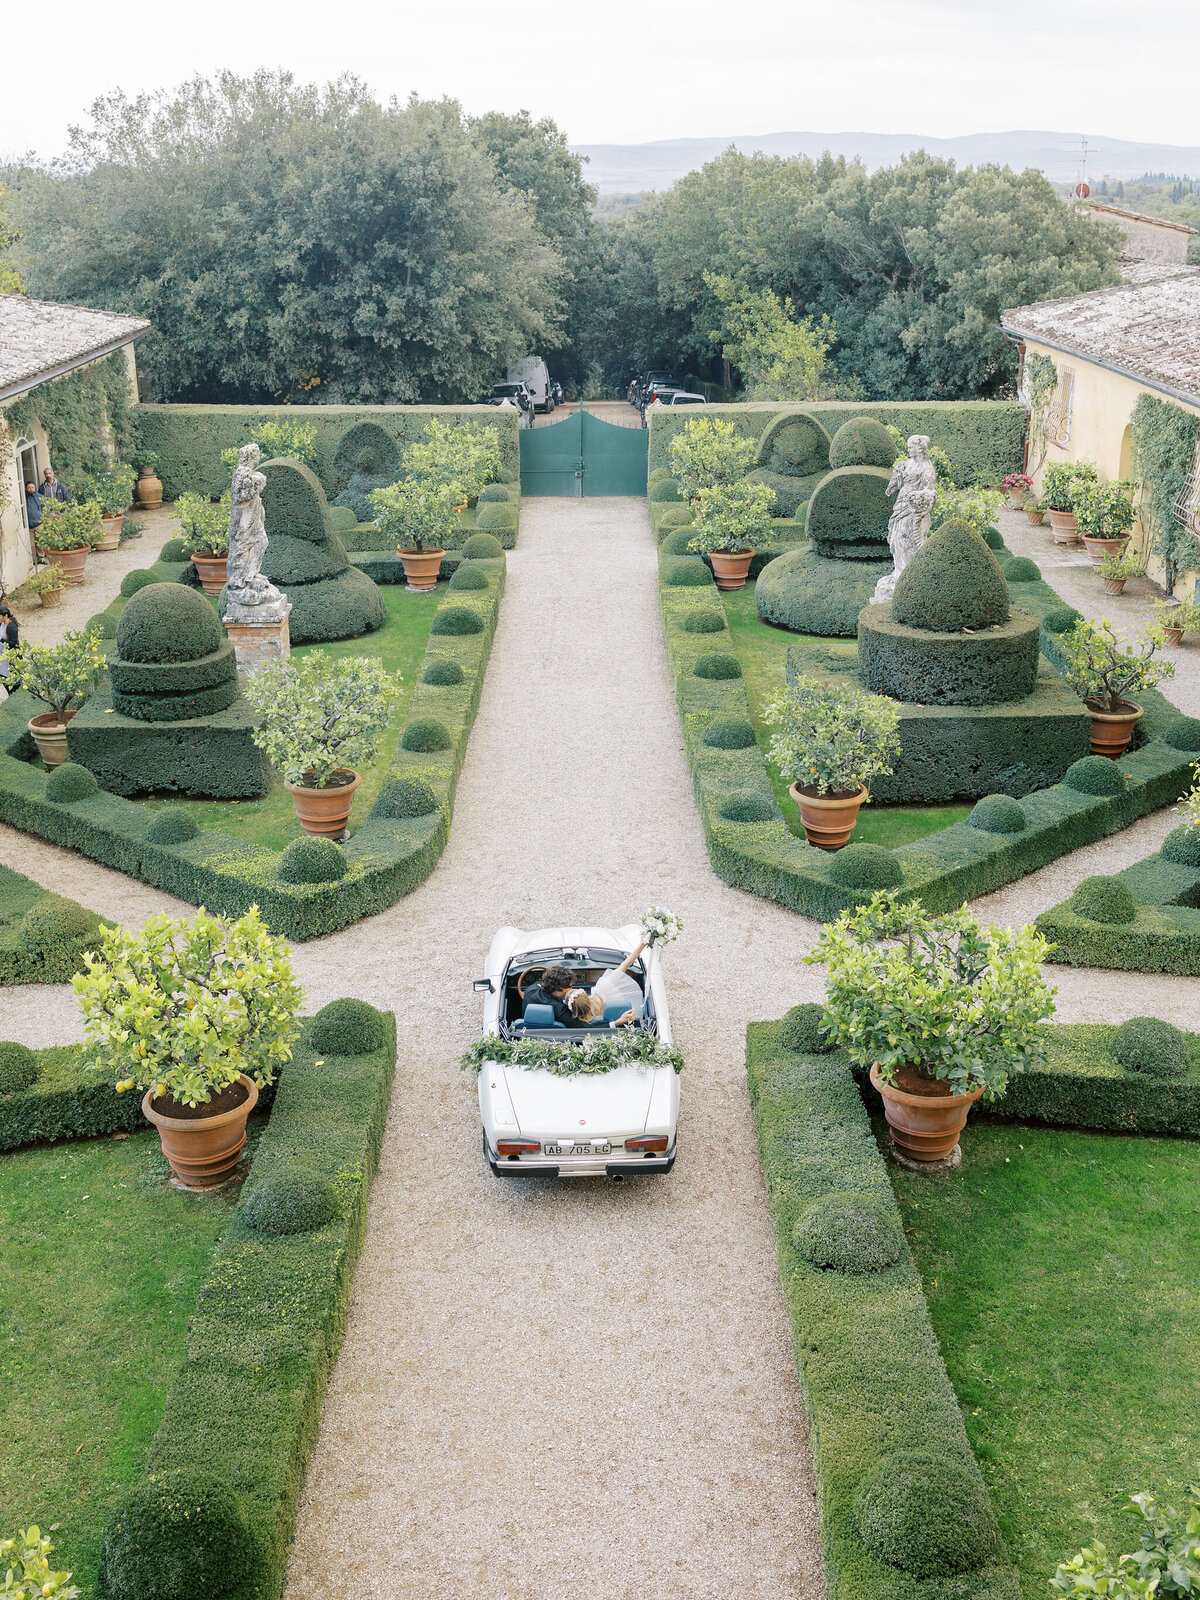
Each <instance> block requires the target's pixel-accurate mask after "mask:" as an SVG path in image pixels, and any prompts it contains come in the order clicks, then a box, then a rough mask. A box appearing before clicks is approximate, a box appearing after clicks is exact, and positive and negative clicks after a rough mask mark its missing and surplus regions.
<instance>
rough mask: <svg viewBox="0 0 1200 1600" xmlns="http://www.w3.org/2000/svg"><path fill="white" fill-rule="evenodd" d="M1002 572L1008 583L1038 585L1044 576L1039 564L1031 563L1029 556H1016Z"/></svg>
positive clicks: (1003, 567) (1002, 568)
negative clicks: (1038, 581)
mask: <svg viewBox="0 0 1200 1600" xmlns="http://www.w3.org/2000/svg"><path fill="white" fill-rule="evenodd" d="M1000 570H1001V572H1002V573H1003V574H1004V581H1005V582H1006V583H1036V582H1037V580H1038V579H1039V578H1040V577H1041V575H1042V570H1041V568H1040V567H1039V566H1038V564H1037V562H1036V561H1031V560H1030V559H1029V557H1028V556H1014V557H1013V559H1012V560H1011V561H1006V562H1005V563H1004V565H1003V566H1002V567H1001V568H1000Z"/></svg>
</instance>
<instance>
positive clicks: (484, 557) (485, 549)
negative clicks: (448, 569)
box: [462, 533, 504, 561]
mask: <svg viewBox="0 0 1200 1600" xmlns="http://www.w3.org/2000/svg"><path fill="white" fill-rule="evenodd" d="M462 553H463V559H464V560H466V561H494V560H495V558H496V557H497V556H502V555H503V554H504V546H503V545H502V544H501V543H500V541H499V539H497V538H496V536H495V534H492V533H473V534H472V535H471V537H470V538H469V539H468V540H467V541H466V543H465V544H464V545H463V547H462Z"/></svg>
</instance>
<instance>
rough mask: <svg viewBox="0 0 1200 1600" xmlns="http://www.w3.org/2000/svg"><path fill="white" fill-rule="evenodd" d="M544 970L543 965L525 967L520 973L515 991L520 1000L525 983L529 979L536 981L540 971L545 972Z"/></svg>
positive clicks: (539, 976)
mask: <svg viewBox="0 0 1200 1600" xmlns="http://www.w3.org/2000/svg"><path fill="white" fill-rule="evenodd" d="M545 970H546V969H545V967H526V969H525V971H524V972H522V973H521V975H520V976H519V977H518V979H517V993H518V994H519V995H520V997H521V999H522V1000H524V998H525V985H526V984H527V983H528V982H530V980H531V979H532V980H533V982H535V983H536V982H537V981H538V980H539V979H540V978H541V976H542V973H543V972H545ZM535 974H536V976H535Z"/></svg>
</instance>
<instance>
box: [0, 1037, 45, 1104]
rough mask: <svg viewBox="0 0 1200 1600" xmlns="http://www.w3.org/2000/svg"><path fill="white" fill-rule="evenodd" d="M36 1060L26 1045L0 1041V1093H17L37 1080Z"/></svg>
mask: <svg viewBox="0 0 1200 1600" xmlns="http://www.w3.org/2000/svg"><path fill="white" fill-rule="evenodd" d="M37 1077H38V1060H37V1057H36V1056H35V1055H34V1053H33V1051H32V1050H31V1049H30V1048H29V1046H28V1045H24V1044H17V1043H16V1042H15V1041H10V1040H4V1041H2V1042H0V1094H17V1093H19V1092H20V1091H21V1090H22V1089H28V1088H29V1087H30V1086H31V1085H32V1084H35V1083H36V1082H37Z"/></svg>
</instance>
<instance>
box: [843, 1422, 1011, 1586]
mask: <svg viewBox="0 0 1200 1600" xmlns="http://www.w3.org/2000/svg"><path fill="white" fill-rule="evenodd" d="M857 1509H858V1531H859V1535H860V1537H861V1538H862V1542H863V1543H864V1544H865V1545H866V1547H867V1549H868V1550H869V1551H870V1552H871V1554H872V1555H875V1556H878V1558H879V1559H880V1561H885V1562H886V1563H887V1564H888V1566H890V1567H899V1568H900V1570H901V1572H908V1573H911V1574H912V1576H913V1577H914V1578H935V1577H936V1578H946V1577H952V1576H954V1575H955V1574H956V1573H959V1572H974V1571H976V1569H977V1568H979V1567H982V1566H983V1565H985V1563H987V1562H988V1561H990V1560H992V1559H993V1558H994V1557H995V1556H996V1555H998V1554H999V1551H1000V1535H999V1532H998V1531H997V1528H996V1523H995V1519H994V1517H993V1514H992V1506H991V1501H990V1500H989V1499H988V1496H987V1491H986V1489H985V1488H984V1487H983V1481H982V1479H981V1478H980V1476H979V1469H978V1467H976V1466H975V1464H974V1462H971V1463H967V1462H966V1461H955V1460H954V1459H953V1458H952V1457H949V1456H946V1455H944V1454H941V1453H938V1454H934V1453H933V1452H926V1451H923V1450H922V1451H918V1450H905V1451H900V1452H897V1454H895V1455H892V1456H885V1457H884V1458H883V1459H882V1460H881V1461H879V1462H878V1463H877V1464H876V1465H875V1466H874V1467H873V1468H872V1469H871V1471H870V1472H868V1474H867V1475H866V1477H865V1478H864V1479H863V1482H862V1485H861V1487H860V1489H859V1493H858V1507H857Z"/></svg>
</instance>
